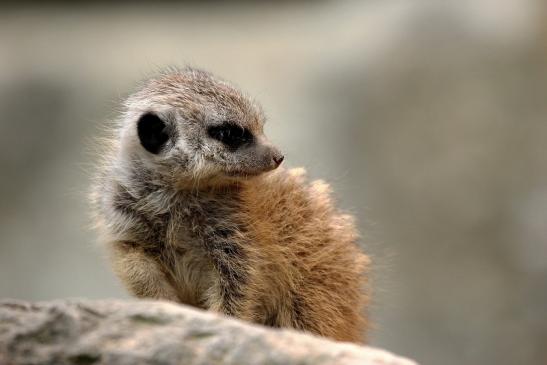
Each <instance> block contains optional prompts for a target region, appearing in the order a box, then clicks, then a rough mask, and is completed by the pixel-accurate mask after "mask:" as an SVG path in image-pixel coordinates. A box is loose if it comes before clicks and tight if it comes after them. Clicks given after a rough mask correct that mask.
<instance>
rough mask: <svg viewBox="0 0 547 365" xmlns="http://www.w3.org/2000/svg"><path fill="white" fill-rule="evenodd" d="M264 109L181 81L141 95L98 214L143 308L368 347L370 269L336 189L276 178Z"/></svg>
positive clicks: (109, 170)
mask: <svg viewBox="0 0 547 365" xmlns="http://www.w3.org/2000/svg"><path fill="white" fill-rule="evenodd" d="M264 122H265V117H264V115H263V112H262V111H261V108H260V107H259V106H258V105H257V104H256V103H255V102H254V101H253V100H252V99H250V98H249V97H248V96H246V95H245V94H243V93H242V92H241V91H239V90H238V89H236V88H235V87H234V86H232V85H231V84H230V83H228V82H226V81H223V80H220V79H218V78H215V77H214V76H212V75H211V74H209V73H207V72H204V71H200V70H196V69H191V68H187V69H183V70H176V71H169V72H166V73H163V74H161V75H160V76H158V77H156V78H153V79H151V80H149V81H147V82H145V83H144V85H143V86H142V87H141V88H140V89H139V90H138V91H137V92H136V93H135V94H133V95H132V96H130V97H129V98H128V100H127V101H126V103H125V111H124V113H123V115H122V117H121V118H120V123H119V125H118V127H117V128H116V129H115V132H116V133H115V136H114V137H113V138H112V139H111V141H109V143H108V144H109V148H108V151H107V152H106V153H104V157H105V158H104V159H103V161H102V164H101V166H100V172H99V173H98V176H97V178H96V181H95V185H94V188H93V193H92V203H93V206H94V211H95V215H96V222H97V226H98V227H99V229H100V232H101V240H102V241H103V242H104V243H105V244H106V245H107V247H108V249H109V252H110V254H111V255H110V256H111V260H112V264H113V267H114V271H115V273H116V274H117V275H118V276H119V277H120V278H121V280H122V281H123V283H124V284H125V285H126V286H127V288H128V290H129V291H130V292H131V293H132V294H134V295H135V296H137V297H141V298H156V299H166V300H172V301H175V302H180V303H185V304H189V305H192V306H195V307H199V308H203V309H208V310H213V311H217V312H221V313H224V314H226V315H231V316H235V317H238V318H241V319H243V320H248V321H252V322H255V323H260V324H264V325H267V326H273V327H290V328H294V329H298V330H303V331H307V332H310V333H314V334H317V335H320V336H326V337H330V338H332V339H335V340H341V341H353V342H362V341H363V339H364V336H365V332H366V329H367V321H366V315H365V311H366V308H365V306H366V304H367V294H366V290H365V284H366V272H367V269H368V262H369V260H368V258H367V256H365V255H364V254H363V253H362V252H361V251H360V250H359V248H358V246H357V243H356V241H357V238H358V237H357V234H356V231H355V228H354V223H353V218H352V217H351V216H349V215H346V214H341V213H340V212H339V211H338V210H336V208H334V207H333V204H332V201H331V198H330V196H329V194H330V191H329V186H328V185H327V184H326V183H324V182H322V181H314V182H311V183H308V182H307V181H306V178H305V176H304V170H302V169H292V170H285V169H283V168H280V167H279V166H280V164H281V163H282V161H283V155H282V154H281V152H280V151H279V150H278V149H277V148H276V147H274V146H273V145H272V144H271V143H270V142H269V141H268V139H267V138H266V136H265V135H264V131H263V125H264Z"/></svg>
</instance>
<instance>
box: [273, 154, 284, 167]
mask: <svg viewBox="0 0 547 365" xmlns="http://www.w3.org/2000/svg"><path fill="white" fill-rule="evenodd" d="M284 159H285V156H283V155H278V156H274V157H273V160H274V162H275V164H276V165H277V166H279V165H281V162H283V160H284Z"/></svg>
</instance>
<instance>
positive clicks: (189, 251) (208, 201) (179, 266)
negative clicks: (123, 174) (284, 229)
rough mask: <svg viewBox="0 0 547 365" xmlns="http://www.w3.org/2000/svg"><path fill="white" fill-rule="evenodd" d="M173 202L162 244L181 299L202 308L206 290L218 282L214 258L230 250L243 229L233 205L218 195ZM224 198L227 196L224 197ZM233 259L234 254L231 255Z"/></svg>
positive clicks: (228, 256) (229, 258) (227, 253)
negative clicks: (167, 255)
mask: <svg viewBox="0 0 547 365" xmlns="http://www.w3.org/2000/svg"><path fill="white" fill-rule="evenodd" d="M184 198H185V199H183V200H181V201H179V202H177V203H176V204H174V205H173V209H172V210H171V211H170V214H169V221H168V222H167V224H166V226H165V247H166V249H167V250H170V251H171V254H170V255H169V256H170V257H171V259H170V260H169V261H170V265H171V267H172V269H171V271H172V273H173V278H174V281H175V283H176V286H177V289H178V291H179V295H180V297H181V300H183V301H184V302H186V303H189V304H193V305H196V306H199V307H205V306H206V304H205V301H206V294H207V291H208V290H210V288H211V287H212V286H213V285H214V283H215V282H217V281H218V278H217V276H218V270H217V269H218V268H215V259H216V258H218V255H223V257H224V258H225V259H226V260H231V259H232V258H231V257H230V253H231V252H233V251H234V249H233V247H234V246H235V245H238V246H239V244H240V242H236V240H237V238H236V235H238V234H240V233H241V232H242V231H243V227H242V224H241V223H240V222H238V221H237V219H235V217H236V211H235V209H236V207H235V206H234V205H231V204H226V202H227V200H226V199H219V198H218V197H211V196H208V195H203V196H196V197H194V196H190V197H184ZM224 198H226V197H224ZM233 259H234V260H235V259H236V257H234V258H233Z"/></svg>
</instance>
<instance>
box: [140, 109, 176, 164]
mask: <svg viewBox="0 0 547 365" xmlns="http://www.w3.org/2000/svg"><path fill="white" fill-rule="evenodd" d="M137 131H138V134H139V140H140V141H141V145H142V146H143V147H144V149H145V150H147V151H148V152H150V153H153V154H155V155H156V154H158V153H159V152H160V151H161V148H162V147H163V146H164V145H165V143H166V142H167V140H168V139H169V135H168V134H167V132H166V125H165V122H164V121H163V120H161V118H160V117H158V116H157V115H156V114H154V113H146V114H143V115H142V116H141V117H140V118H139V121H138V123H137Z"/></svg>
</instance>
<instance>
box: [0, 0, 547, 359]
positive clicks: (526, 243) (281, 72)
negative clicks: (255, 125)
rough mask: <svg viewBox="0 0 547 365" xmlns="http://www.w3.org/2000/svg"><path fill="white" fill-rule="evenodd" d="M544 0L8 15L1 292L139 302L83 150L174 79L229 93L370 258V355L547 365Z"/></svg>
mask: <svg viewBox="0 0 547 365" xmlns="http://www.w3.org/2000/svg"><path fill="white" fill-rule="evenodd" d="M541 4H542V2H540V1H539V0H538V1H537V2H534V1H532V0H526V1H521V0H506V1H494V0H474V1H471V0H466V1H458V2H456V1H443V2H440V1H439V2H436V1H435V2H434V1H415V2H408V1H395V0H390V1H386V0H384V1H336V2H334V1H333V2H286V3H281V4H277V5H275V4H270V5H253V3H251V2H243V3H234V4H232V5H229V6H228V5H223V6H219V5H216V6H214V5H208V4H206V3H199V2H198V3H191V4H181V5H174V4H163V5H161V6H160V5H153V6H150V7H146V6H144V5H139V6H132V7H129V6H121V5H120V6H108V5H107V4H102V5H97V6H92V5H85V6H68V5H56V6H45V5H43V4H42V5H34V6H32V5H26V6H25V7H16V6H11V7H9V8H8V7H6V8H4V9H3V10H2V11H1V12H0V116H1V117H0V118H1V119H0V121H1V122H0V141H1V143H0V168H1V170H0V171H2V178H1V179H0V199H1V200H0V201H1V202H2V203H1V205H0V297H16V298H22V299H31V300H41V299H52V298H60V297H88V298H103V297H126V294H125V293H124V291H123V290H122V288H121V287H120V285H119V284H118V282H117V280H116V279H115V278H114V277H113V275H112V274H111V272H110V270H109V268H108V266H107V265H106V264H105V261H104V260H103V259H102V257H101V255H102V254H101V251H100V249H98V248H97V247H96V246H95V243H94V234H93V232H92V231H90V230H89V229H88V228H87V226H88V223H89V219H88V207H87V205H86V201H85V193H86V190H87V187H88V185H89V169H90V162H91V157H90V150H91V149H92V148H91V147H90V146H91V145H92V144H91V142H90V141H91V140H92V138H93V137H94V136H97V135H99V134H100V130H101V126H104V121H105V120H107V119H111V118H113V117H115V115H116V110H117V108H118V101H119V98H120V97H123V96H124V95H126V94H127V93H128V92H129V91H130V90H131V89H132V87H134V83H135V81H136V80H138V79H140V78H142V77H143V76H145V75H148V74H150V73H153V72H154V71H155V70H156V69H158V68H161V67H162V66H164V65H171V64H175V65H183V64H185V63H190V64H193V65H197V66H200V67H203V68H206V69H209V70H212V71H214V72H216V73H218V74H220V75H222V76H224V77H226V78H228V79H231V80H233V81H235V82H236V83H237V84H239V85H241V86H242V87H243V88H244V89H245V90H247V91H249V92H250V93H251V94H253V95H255V96H256V97H257V98H258V99H259V100H260V101H261V102H262V104H263V105H264V107H265V109H266V111H267V114H268V116H269V123H268V124H267V133H268V134H269V135H270V136H272V139H273V140H274V141H275V142H276V143H277V144H278V145H280V146H281V148H282V149H283V150H284V151H285V152H286V155H287V160H286V161H287V164H288V165H289V166H301V165H303V166H306V167H307V169H308V171H309V173H310V175H311V176H312V177H322V178H325V179H327V180H329V181H330V182H331V183H332V184H333V185H334V188H335V190H336V191H337V194H338V198H339V200H340V202H341V205H342V207H343V208H345V209H348V210H350V211H352V212H354V213H356V214H357V215H358V217H359V222H360V229H361V231H362V232H363V234H364V247H365V249H366V250H367V251H368V252H370V253H371V254H372V255H373V257H374V258H375V264H376V267H375V283H376V284H375V303H374V307H373V310H372V317H373V320H374V321H375V323H376V329H375V330H374V332H373V335H372V343H373V344H374V345H379V346H382V347H386V348H388V349H390V350H392V351H395V352H398V353H402V354H405V355H407V356H410V357H413V358H416V359H417V360H419V361H421V362H422V363H424V364H448V365H450V364H464V363H465V364H540V363H547V349H546V348H545V344H546V343H547V168H546V167H547V166H546V164H547V26H546V22H547V16H546V12H545V8H544V7H543V8H542V7H541V6H540V5H541Z"/></svg>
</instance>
